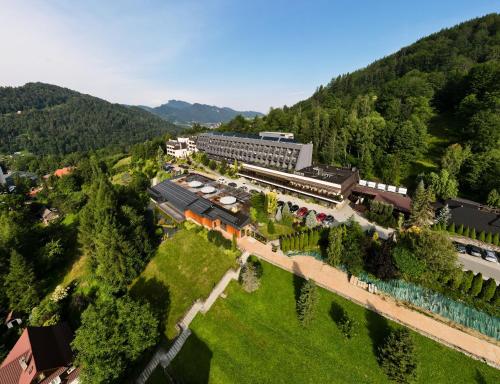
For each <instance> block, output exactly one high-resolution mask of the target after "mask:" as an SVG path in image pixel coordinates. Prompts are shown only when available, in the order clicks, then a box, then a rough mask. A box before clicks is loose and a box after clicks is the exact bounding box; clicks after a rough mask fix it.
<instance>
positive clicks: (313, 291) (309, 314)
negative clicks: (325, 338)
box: [297, 280, 319, 327]
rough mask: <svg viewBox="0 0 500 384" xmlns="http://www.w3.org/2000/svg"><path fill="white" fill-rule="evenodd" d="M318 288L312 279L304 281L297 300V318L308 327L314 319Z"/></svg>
mask: <svg viewBox="0 0 500 384" xmlns="http://www.w3.org/2000/svg"><path fill="white" fill-rule="evenodd" d="M318 299H319V294H318V288H317V286H316V284H315V283H314V281H312V280H308V281H306V282H305V283H304V284H303V285H302V288H301V290H300V296H299V299H298V301H297V318H298V319H299V322H300V324H301V325H302V326H303V327H308V326H309V325H310V324H311V322H312V321H313V319H314V316H315V312H316V306H317V303H318Z"/></svg>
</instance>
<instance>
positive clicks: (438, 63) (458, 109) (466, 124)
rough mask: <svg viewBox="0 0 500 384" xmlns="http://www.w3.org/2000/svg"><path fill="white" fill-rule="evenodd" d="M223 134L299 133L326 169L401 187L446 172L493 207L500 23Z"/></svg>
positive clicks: (339, 81)
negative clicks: (348, 170) (339, 168)
mask: <svg viewBox="0 0 500 384" xmlns="http://www.w3.org/2000/svg"><path fill="white" fill-rule="evenodd" d="M222 130H231V131H243V132H245V131H251V132H256V131H260V130H285V131H291V132H293V133H295V135H296V137H297V138H298V139H299V140H301V141H304V142H309V141H312V142H313V143H314V151H315V152H314V158H315V160H316V161H321V162H324V163H329V164H340V165H355V166H358V167H360V169H361V172H362V175H363V176H364V177H366V178H378V179H381V180H383V181H385V182H387V183H391V184H399V183H406V184H409V185H410V186H411V185H412V184H413V185H414V184H415V181H416V180H417V176H418V175H420V174H429V172H441V174H442V170H444V171H446V173H448V176H451V177H452V178H456V179H457V181H458V182H459V184H460V191H461V193H462V194H465V195H467V196H471V197H474V198H476V197H477V198H483V199H484V200H486V196H487V194H488V193H489V192H490V191H491V190H493V189H494V188H496V189H497V190H499V191H500V15H499V14H490V15H487V16H484V17H481V18H477V19H474V20H470V21H468V22H465V23H462V24H459V25H457V26H455V27H453V28H449V29H444V30H442V31H440V32H438V33H435V34H433V35H430V36H428V37H425V38H423V39H421V40H419V41H417V42H416V43H414V44H412V45H410V46H408V47H405V48H403V49H401V50H400V51H398V52H396V53H395V54H392V55H390V56H387V57H385V58H383V59H381V60H378V61H376V62H374V63H372V64H371V65H369V66H368V67H366V68H364V69H361V70H358V71H356V72H353V73H350V74H345V75H342V76H339V77H337V78H334V79H333V80H332V81H331V82H330V83H329V84H328V85H326V86H321V87H319V88H318V89H317V91H316V92H315V93H314V94H313V95H312V96H311V97H310V98H309V99H307V100H304V101H301V102H299V103H297V104H295V105H294V106H292V107H287V106H285V107H283V108H279V109H274V110H272V111H271V112H270V113H269V114H268V115H266V116H264V117H262V118H256V119H254V120H252V121H245V120H244V119H241V118H235V119H233V120H232V121H231V122H230V123H228V124H226V125H225V126H223V127H222ZM452 144H458V145H452ZM445 176H446V175H445Z"/></svg>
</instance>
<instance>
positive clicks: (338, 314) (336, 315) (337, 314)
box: [330, 301, 346, 325]
mask: <svg viewBox="0 0 500 384" xmlns="http://www.w3.org/2000/svg"><path fill="white" fill-rule="evenodd" d="M345 316H346V311H345V309H344V308H343V307H342V306H341V305H340V304H339V303H337V302H335V301H332V306H331V307H330V317H331V318H332V320H333V322H334V323H335V324H337V325H338V324H339V323H340V320H342V319H343V318H344V317H345Z"/></svg>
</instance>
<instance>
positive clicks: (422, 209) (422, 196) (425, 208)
mask: <svg viewBox="0 0 500 384" xmlns="http://www.w3.org/2000/svg"><path fill="white" fill-rule="evenodd" d="M433 217H434V211H433V210H432V206H431V198H430V190H429V189H427V190H426V189H425V185H424V182H423V181H422V180H420V182H419V183H418V186H417V189H416V191H415V196H414V198H413V200H412V203H411V215H410V223H411V224H412V225H416V226H417V227H427V226H429V225H430V223H431V220H432V218H433Z"/></svg>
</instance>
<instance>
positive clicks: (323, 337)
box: [170, 263, 500, 384]
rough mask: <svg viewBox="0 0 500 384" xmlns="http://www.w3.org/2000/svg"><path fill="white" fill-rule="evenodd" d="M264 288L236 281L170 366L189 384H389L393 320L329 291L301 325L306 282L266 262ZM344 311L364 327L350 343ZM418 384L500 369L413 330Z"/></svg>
mask: <svg viewBox="0 0 500 384" xmlns="http://www.w3.org/2000/svg"><path fill="white" fill-rule="evenodd" d="M263 264H264V265H263V267H264V273H263V277H262V284H261V287H260V288H259V290H258V291H257V292H255V293H252V294H249V293H246V292H244V291H243V290H242V289H241V288H240V287H239V285H238V284H237V283H236V282H233V283H231V285H230V287H229V288H228V297H227V298H226V299H223V300H221V299H219V300H218V301H217V302H216V304H215V305H214V307H212V309H211V310H210V311H209V312H208V313H207V314H206V315H198V316H197V318H196V319H195V320H194V322H193V323H192V325H191V328H192V330H193V334H192V335H191V336H190V338H189V339H188V341H187V342H186V344H185V346H184V348H183V349H182V351H181V352H180V353H179V355H178V356H177V357H176V359H175V360H174V361H173V362H172V364H171V366H170V372H171V374H172V375H173V377H174V379H179V380H180V382H183V383H207V382H209V383H217V384H219V383H221V384H222V383H387V382H388V380H387V378H386V376H385V374H384V373H383V371H382V370H381V368H380V367H379V365H378V363H377V361H376V355H375V350H376V348H377V346H378V345H380V343H381V341H382V340H383V339H384V336H385V335H386V334H387V330H388V329H389V327H394V326H395V324H394V323H392V322H388V321H387V320H385V319H384V318H383V317H381V316H378V315H377V314H375V313H374V312H371V311H369V310H366V309H364V308H363V307H360V306H358V305H356V304H354V303H351V302H349V301H347V300H345V299H343V298H341V297H339V296H337V295H335V294H332V293H330V292H328V291H326V290H320V302H319V305H318V312H317V316H316V319H315V321H314V322H313V324H312V325H311V327H310V328H309V329H303V328H301V326H300V325H299V323H298V321H297V319H296V314H295V295H296V292H297V290H298V288H297V287H299V286H300V284H301V280H300V279H298V278H297V277H294V276H293V275H292V274H291V273H288V272H286V271H283V270H281V269H278V268H276V267H274V266H272V265H270V264H267V263H263ZM339 306H341V307H342V308H344V310H346V311H347V312H348V313H349V314H350V315H351V316H352V317H353V318H355V319H356V320H357V321H358V323H359V327H358V335H357V336H355V337H354V338H353V339H351V340H346V339H345V338H344V337H343V336H342V335H341V333H340V332H339V330H338V329H337V327H336V325H335V323H334V322H333V321H332V318H331V315H330V313H331V311H332V310H333V311H334V312H335V311H337V312H336V313H338V307H339ZM413 337H414V340H415V344H416V354H417V358H418V378H417V382H419V383H454V384H458V383H499V382H500V371H498V370H495V369H494V368H491V367H489V366H487V365H486V364H483V363H480V362H478V361H475V360H472V359H470V358H468V357H467V356H465V355H463V354H461V353H459V352H456V351H454V350H451V349H449V348H446V347H444V346H442V345H440V344H438V343H436V342H434V341H432V340H430V339H427V338H425V337H423V336H420V335H419V334H416V333H413Z"/></svg>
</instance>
